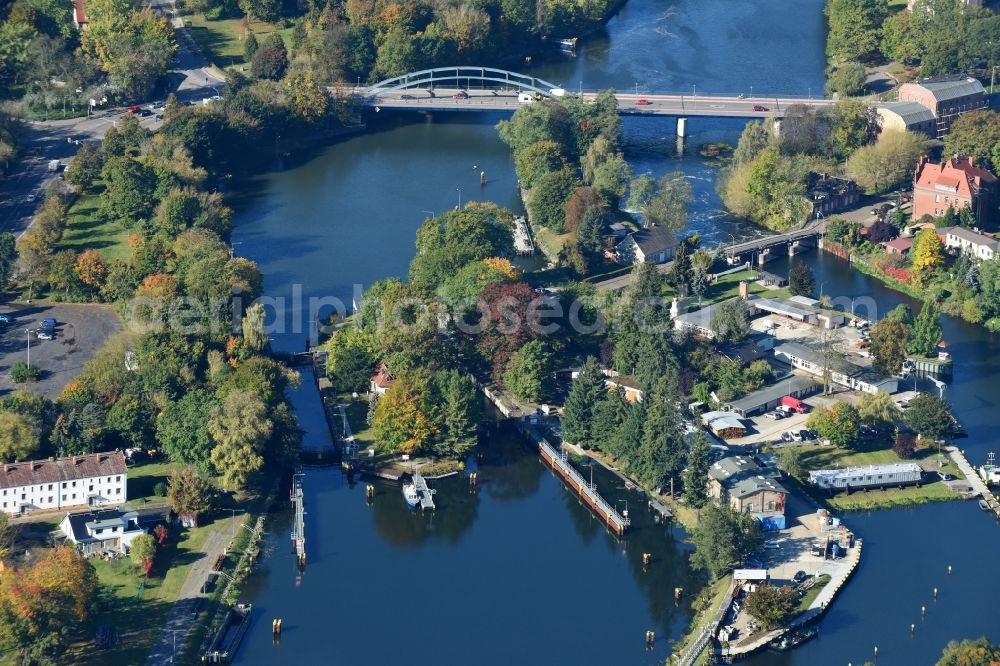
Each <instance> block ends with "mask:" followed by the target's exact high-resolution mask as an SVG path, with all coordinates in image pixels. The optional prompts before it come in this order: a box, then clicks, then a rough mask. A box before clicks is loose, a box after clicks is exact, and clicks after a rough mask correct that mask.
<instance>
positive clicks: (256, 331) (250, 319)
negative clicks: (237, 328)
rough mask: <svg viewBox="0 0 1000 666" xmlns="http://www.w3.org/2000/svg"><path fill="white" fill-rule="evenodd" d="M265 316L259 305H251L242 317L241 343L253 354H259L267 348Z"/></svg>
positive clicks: (262, 308)
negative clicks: (253, 352)
mask: <svg viewBox="0 0 1000 666" xmlns="http://www.w3.org/2000/svg"><path fill="white" fill-rule="evenodd" d="M265 316H266V315H265V312H264V306H263V304H261V303H254V304H253V305H251V306H250V307H249V308H247V311H246V313H245V314H244V315H243V342H244V343H245V344H246V345H247V347H249V348H250V349H252V350H253V351H255V352H261V351H263V350H264V349H265V348H266V347H267V329H266V327H265V325H264V318H265Z"/></svg>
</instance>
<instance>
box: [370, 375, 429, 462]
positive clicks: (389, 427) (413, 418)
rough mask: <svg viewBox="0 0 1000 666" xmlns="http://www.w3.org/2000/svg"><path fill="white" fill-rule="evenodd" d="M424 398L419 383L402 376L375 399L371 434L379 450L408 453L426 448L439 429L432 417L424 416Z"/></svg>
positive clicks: (425, 414)
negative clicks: (376, 401) (373, 435)
mask: <svg viewBox="0 0 1000 666" xmlns="http://www.w3.org/2000/svg"><path fill="white" fill-rule="evenodd" d="M425 398H426V393H425V391H424V388H423V387H422V386H420V384H419V382H417V381H415V380H413V379H412V378H411V377H408V376H405V375H404V376H402V377H399V378H398V379H396V381H395V382H393V384H392V386H390V387H389V390H388V391H386V392H385V394H384V395H383V396H382V397H381V398H379V400H378V403H377V404H376V406H375V415H374V416H373V418H372V431H373V432H374V434H375V440H376V442H378V444H379V446H380V447H381V448H382V449H383V450H385V451H389V452H392V453H407V454H411V453H416V452H418V451H426V450H428V449H429V448H430V446H431V443H432V442H433V441H434V440H435V438H436V437H437V436H438V435H439V430H438V426H437V424H436V423H435V421H434V419H433V415H431V414H428V411H429V410H428V409H427V405H426V404H425Z"/></svg>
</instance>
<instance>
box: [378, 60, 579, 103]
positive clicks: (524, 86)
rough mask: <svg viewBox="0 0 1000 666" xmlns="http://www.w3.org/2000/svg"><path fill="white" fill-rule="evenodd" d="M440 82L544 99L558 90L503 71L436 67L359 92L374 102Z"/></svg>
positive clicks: (462, 67)
mask: <svg viewBox="0 0 1000 666" xmlns="http://www.w3.org/2000/svg"><path fill="white" fill-rule="evenodd" d="M439 81H454V82H457V83H461V82H462V81H465V82H466V85H465V86H464V87H466V88H470V87H472V86H471V85H470V82H471V81H476V82H478V83H480V84H486V83H501V84H504V85H506V86H508V87H512V88H518V89H519V90H530V91H532V92H536V93H539V94H541V95H545V96H546V97H551V96H552V90H553V89H555V88H560V87H561V86H557V85H556V84H554V83H549V82H548V81H545V80H543V79H540V78H538V77H536V76H528V75H526V74H518V73H517V72H509V71H507V70H505V69H494V68H492V67H472V66H459V67H437V68H435V69H424V70H421V71H419V72H410V73H409V74H403V75H402V76H396V77H393V78H391V79H386V80H384V81H379V82H378V83H374V84H372V85H370V86H368V87H366V88H362V89H361V90H362V91H363V94H364V95H365V96H366V97H368V98H371V99H377V98H379V97H381V96H382V95H386V94H389V93H393V92H397V91H399V90H407V89H410V88H419V87H422V86H426V85H430V86H433V85H434V84H436V83H438V82H439Z"/></svg>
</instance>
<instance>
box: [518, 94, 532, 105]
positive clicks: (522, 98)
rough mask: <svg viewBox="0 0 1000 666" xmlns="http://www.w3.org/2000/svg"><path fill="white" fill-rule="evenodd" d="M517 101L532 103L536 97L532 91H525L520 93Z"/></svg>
mask: <svg viewBox="0 0 1000 666" xmlns="http://www.w3.org/2000/svg"><path fill="white" fill-rule="evenodd" d="M517 101H518V102H519V103H521V104H531V103H532V102H534V101H535V98H534V96H533V95H532V94H531V93H526V92H523V93H518V95H517Z"/></svg>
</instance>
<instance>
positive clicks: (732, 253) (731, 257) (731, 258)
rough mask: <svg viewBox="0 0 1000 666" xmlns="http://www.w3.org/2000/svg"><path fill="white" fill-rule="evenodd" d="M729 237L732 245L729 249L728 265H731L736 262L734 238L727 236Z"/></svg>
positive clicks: (731, 235) (730, 235)
mask: <svg viewBox="0 0 1000 666" xmlns="http://www.w3.org/2000/svg"><path fill="white" fill-rule="evenodd" d="M729 237H730V238H732V239H733V244H732V245H731V246H730V249H729V263H730V265H732V263H733V262H734V261H735V260H736V236H734V235H733V234H729Z"/></svg>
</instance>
